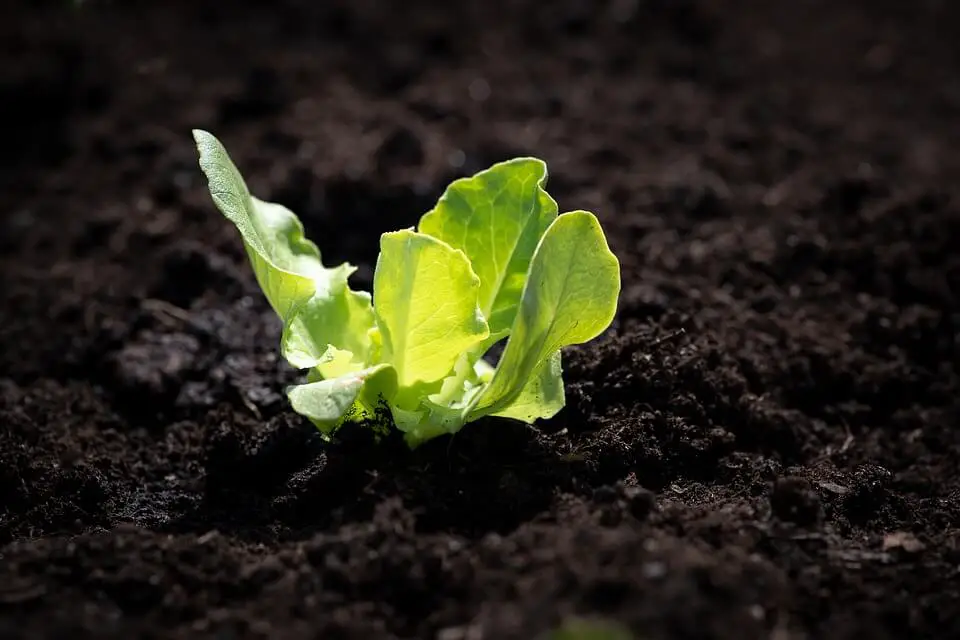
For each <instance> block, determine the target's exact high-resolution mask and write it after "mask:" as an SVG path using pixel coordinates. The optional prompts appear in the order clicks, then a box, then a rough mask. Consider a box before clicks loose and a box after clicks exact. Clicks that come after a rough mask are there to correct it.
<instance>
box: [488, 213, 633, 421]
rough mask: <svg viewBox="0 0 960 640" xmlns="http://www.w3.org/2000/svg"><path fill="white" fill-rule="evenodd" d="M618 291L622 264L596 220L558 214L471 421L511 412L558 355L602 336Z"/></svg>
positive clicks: (536, 256) (536, 257)
mask: <svg viewBox="0 0 960 640" xmlns="http://www.w3.org/2000/svg"><path fill="white" fill-rule="evenodd" d="M619 294H620V265H619V262H618V261H617V258H616V256H614V255H613V253H612V252H611V251H610V248H609V247H608V246H607V240H606V238H605V237H604V235H603V230H602V229H601V228H600V223H599V222H598V221H597V219H596V217H594V215H593V214H591V213H588V212H586V211H575V212H571V213H565V214H563V215H561V216H559V217H558V218H557V219H556V220H555V221H554V222H553V224H552V225H550V228H549V229H547V232H546V233H545V234H544V236H543V239H542V240H541V241H540V245H539V246H538V247H537V251H536V253H535V254H534V257H533V260H532V261H531V263H530V274H529V277H528V278H527V283H526V286H525V287H524V289H523V295H522V297H521V300H520V308H519V310H518V312H517V317H516V320H515V321H514V323H513V327H512V328H511V331H510V339H509V341H508V342H507V346H506V349H504V352H503V356H502V357H501V358H500V362H499V364H498V365H497V371H496V373H495V374H494V376H493V380H491V381H490V385H489V386H488V387H487V388H486V390H485V391H484V393H483V394H482V395H481V396H480V398H479V400H478V402H477V406H476V407H475V408H474V410H473V411H472V413H471V416H470V419H471V420H473V419H476V418H477V417H480V416H482V415H488V414H498V413H500V412H501V411H504V410H506V409H507V407H509V406H510V405H511V404H513V403H514V402H516V401H517V400H518V398H519V397H520V395H521V393H522V392H523V390H524V388H525V387H526V386H527V385H528V384H529V381H530V380H531V378H532V376H533V375H534V374H535V373H536V372H537V370H538V369H539V368H540V366H541V365H542V364H543V363H544V362H545V361H546V360H547V359H548V358H549V357H550V356H551V355H552V354H554V353H555V352H557V351H559V350H560V348H561V347H565V346H568V345H573V344H582V343H584V342H587V341H589V340H592V339H593V338H596V337H597V336H598V335H600V334H601V333H602V332H603V331H604V330H605V329H606V328H607V327H608V326H609V325H610V323H611V322H612V321H613V317H614V315H615V313H616V309H617V298H618V296H619ZM534 384H536V383H534Z"/></svg>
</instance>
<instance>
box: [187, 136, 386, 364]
mask: <svg viewBox="0 0 960 640" xmlns="http://www.w3.org/2000/svg"><path fill="white" fill-rule="evenodd" d="M193 135H194V139H195V140H196V142H197V149H198V151H199V153H200V167H201V168H202V169H203V172H204V173H205V174H206V176H207V180H208V182H209V187H210V194H211V195H212V197H213V201H214V203H216V205H217V208H218V209H220V211H221V212H222V213H223V215H224V216H225V217H226V218H227V219H228V220H230V221H231V222H232V223H233V224H234V225H235V226H236V227H237V229H238V230H239V231H240V235H241V237H242V239H243V243H244V247H245V249H246V252H247V256H248V257H249V258H250V264H251V266H252V267H253V271H254V274H255V275H256V278H257V282H258V283H259V285H260V288H261V289H262V290H263V292H264V295H265V296H266V298H267V300H268V301H269V302H270V305H271V306H272V307H273V309H274V310H275V311H276V312H277V314H278V315H279V316H280V317H281V318H282V319H283V321H284V331H283V342H282V351H283V354H284V357H286V358H287V360H288V361H289V362H290V363H291V364H292V365H293V366H296V367H300V368H310V367H313V366H316V365H317V364H319V363H321V362H323V361H325V360H328V359H329V355H328V353H327V352H328V349H330V348H336V349H338V350H341V351H349V352H350V353H351V354H353V358H355V359H356V360H357V363H358V366H357V367H355V369H356V368H359V367H361V366H363V365H364V364H365V362H366V357H367V355H368V352H369V350H370V339H369V337H368V335H367V334H368V332H369V331H370V329H371V328H372V327H373V322H374V318H373V309H372V307H371V304H370V296H369V295H368V294H366V293H359V292H355V291H351V290H350V288H349V286H348V285H347V278H348V277H349V276H350V274H352V273H353V272H354V271H355V268H354V267H352V266H350V265H349V264H342V265H340V266H338V267H334V268H332V269H328V268H326V267H324V266H323V263H322V262H321V260H320V251H319V250H318V249H317V247H316V245H315V244H313V243H312V242H311V241H309V240H308V239H307V238H306V237H305V236H304V232H303V225H302V224H301V223H300V220H298V219H297V217H296V215H294V214H293V213H292V212H291V211H290V210H289V209H287V208H286V207H284V206H282V205H279V204H275V203H270V202H264V201H262V200H259V199H257V198H256V197H254V196H252V195H251V194H250V191H249V190H248V189H247V185H246V183H245V182H244V180H243V177H242V176H241V175H240V172H239V171H238V170H237V167H236V166H235V165H234V164H233V162H232V161H231V159H230V157H229V155H228V154H227V151H226V149H224V147H223V145H222V144H221V143H220V141H219V140H217V139H216V138H215V137H214V136H213V135H211V134H209V133H207V132H205V131H200V130H195V131H194V132H193Z"/></svg>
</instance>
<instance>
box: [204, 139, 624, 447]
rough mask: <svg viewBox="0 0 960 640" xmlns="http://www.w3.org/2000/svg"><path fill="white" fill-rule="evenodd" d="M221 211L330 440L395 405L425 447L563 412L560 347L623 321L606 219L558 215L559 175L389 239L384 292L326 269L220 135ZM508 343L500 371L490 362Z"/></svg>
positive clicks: (479, 179) (402, 423) (492, 190)
mask: <svg viewBox="0 0 960 640" xmlns="http://www.w3.org/2000/svg"><path fill="white" fill-rule="evenodd" d="M193 135H194V139H195V140H196V143H197V149H198V151H199V154H200V167H201V168H202V170H203V172H204V173H205V174H206V176H207V179H208V181H209V188H210V194H211V195H212V197H213V201H214V203H215V204H216V206H217V208H218V209H219V210H220V211H221V212H222V213H223V215H224V216H226V218H227V219H229V220H230V221H231V222H232V223H233V224H234V225H235V226H236V227H237V229H238V230H239V231H240V235H241V237H242V239H243V243H244V246H245V248H246V252H247V256H248V257H249V259H250V264H251V266H252V267H253V271H254V273H255V275H256V279H257V282H258V283H259V285H260V287H261V289H262V290H263V293H264V294H265V296H266V298H267V300H268V301H269V303H270V305H271V306H272V307H273V309H274V311H276V313H277V315H278V316H280V319H281V320H282V321H283V334H282V338H281V344H280V349H281V352H282V354H283V356H284V358H285V359H286V360H287V361H288V362H289V363H290V364H291V365H292V366H294V367H296V368H298V369H306V370H309V373H308V376H307V381H306V382H305V383H304V384H299V385H296V386H292V387H290V388H288V389H287V396H288V398H289V400H290V403H291V405H292V407H293V409H294V410H295V411H297V412H298V413H300V414H302V415H304V416H306V417H307V418H309V419H310V420H311V421H312V422H313V423H314V424H315V425H316V426H317V428H318V429H319V430H320V431H321V432H322V433H323V434H324V435H327V436H329V435H330V434H331V433H332V432H333V431H334V430H336V429H337V428H339V427H340V426H341V425H342V424H343V423H345V422H361V421H364V420H368V419H371V418H373V417H374V416H375V415H376V412H377V410H378V408H380V407H382V406H384V405H385V406H386V407H388V408H389V412H390V414H391V415H392V418H393V421H394V423H395V424H396V426H397V428H399V429H400V430H401V431H403V432H404V435H405V439H406V441H407V443H408V444H409V445H410V446H411V447H416V446H417V445H419V444H421V443H423V442H425V441H427V440H429V439H431V438H434V437H437V436H439V435H442V434H445V433H455V432H457V431H459V430H460V429H461V428H462V427H463V426H464V425H465V424H467V423H468V422H472V421H474V420H477V419H479V418H482V417H484V416H496V417H502V418H512V419H515V420H521V421H524V422H527V423H532V422H534V421H535V420H537V419H539V418H550V417H552V416H554V415H555V414H556V413H557V412H558V411H559V410H560V409H561V408H562V407H563V406H564V389H563V380H562V378H561V373H562V365H561V354H560V351H561V349H562V348H563V347H566V346H569V345H575V344H582V343H584V342H588V341H590V340H592V339H594V338H596V337H597V336H598V335H600V334H601V333H602V332H603V331H604V330H605V329H606V328H607V327H608V326H609V325H610V323H611V322H612V320H613V317H614V314H615V312H616V307H617V298H618V296H619V293H620V265H619V263H618V261H617V258H616V257H615V256H614V255H613V253H612V252H611V251H610V249H609V247H608V245H607V241H606V238H605V237H604V235H603V231H602V230H601V228H600V224H599V222H598V221H597V219H596V217H594V215H593V214H591V213H589V212H586V211H572V212H569V213H564V214H562V215H558V209H557V203H556V202H555V201H554V200H553V198H551V197H550V195H549V194H547V192H546V191H545V189H544V185H545V183H546V180H547V167H546V164H545V163H544V162H542V161H540V160H537V159H535V158H517V159H514V160H509V161H507V162H502V163H499V164H496V165H494V166H492V167H491V168H489V169H487V170H485V171H481V172H480V173H478V174H476V175H474V176H473V177H469V178H461V179H459V180H456V181H454V182H453V183H451V184H450V185H449V187H448V188H447V190H446V192H445V193H444V194H443V196H442V197H441V198H440V200H439V202H438V203H437V205H436V206H435V207H434V208H433V209H432V210H431V211H429V212H427V213H426V214H425V215H424V216H423V217H422V218H421V219H420V223H419V225H418V227H417V228H416V230H414V229H412V228H411V229H401V230H399V231H393V232H388V233H384V234H383V235H382V236H381V238H380V255H379V257H378V259H377V264H376V270H375V273H374V283H373V295H372V297H371V295H370V294H369V293H366V292H362V291H354V290H353V289H351V288H350V286H349V284H348V283H347V280H348V278H349V276H350V275H351V274H352V273H353V272H354V271H355V270H356V268H355V267H354V266H352V265H350V264H349V263H344V264H341V265H338V266H335V267H327V266H324V264H323V262H322V261H321V259H320V251H319V250H318V249H317V246H316V245H315V244H314V243H313V242H311V241H310V240H308V239H307V238H306V237H305V236H304V229H303V225H302V224H301V223H300V221H299V220H298V219H297V217H296V215H294V214H293V213H292V212H291V211H290V210H289V209H287V208H286V207H283V206H282V205H279V204H274V203H270V202H265V201H263V200H260V199H258V198H256V197H255V196H253V195H251V194H250V191H249V190H248V188H247V186H246V184H245V182H244V180H243V178H242V176H241V175H240V172H239V171H238V170H237V168H236V166H234V164H233V162H232V161H231V159H230V157H229V156H228V155H227V152H226V150H225V149H224V147H223V145H222V144H221V143H220V141H219V140H217V139H216V138H215V137H214V136H213V135H211V134H210V133H207V132H205V131H200V130H195V131H194V132H193ZM503 339H506V346H505V348H504V350H503V353H502V355H501V357H500V360H499V362H498V364H497V365H496V367H494V366H493V365H491V364H490V363H489V362H487V361H486V360H485V359H484V355H485V354H486V353H487V352H488V351H489V350H490V348H491V347H492V346H493V345H494V344H496V343H497V342H499V341H501V340H503Z"/></svg>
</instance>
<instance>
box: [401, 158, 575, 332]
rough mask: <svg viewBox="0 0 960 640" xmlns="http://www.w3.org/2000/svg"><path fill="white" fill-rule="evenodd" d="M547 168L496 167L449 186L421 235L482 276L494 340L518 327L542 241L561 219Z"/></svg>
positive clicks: (522, 162)
mask: <svg viewBox="0 0 960 640" xmlns="http://www.w3.org/2000/svg"><path fill="white" fill-rule="evenodd" d="M546 180H547V166H546V164H545V163H544V162H543V161H541V160H537V159H536V158H516V159H514V160H509V161H507V162H501V163H499V164H495V165H494V166H492V167H491V168H489V169H487V170H485V171H481V172H480V173H478V174H476V175H474V176H472V177H469V178H461V179H459V180H455V181H454V182H453V183H451V184H450V186H449V187H447V190H446V191H445V192H444V194H443V196H442V197H441V198H440V201H439V202H438V203H437V206H436V207H434V209H433V210H431V211H430V212H428V213H427V214H425V215H424V216H423V218H422V219H421V220H420V226H419V231H420V232H421V233H426V234H428V235H431V236H433V237H435V238H439V239H440V240H443V241H444V242H446V243H447V244H449V245H450V246H452V247H453V248H455V249H460V250H461V251H463V252H464V253H465V254H466V255H467V257H468V258H469V259H470V263H471V265H472V267H473V270H474V272H475V273H476V274H477V275H478V276H479V277H480V310H481V312H483V315H484V317H486V318H487V321H488V323H489V325H490V334H491V336H500V335H502V334H504V333H505V332H506V331H507V330H508V329H509V328H510V326H511V325H512V324H513V319H514V317H515V316H516V313H517V305H518V304H519V302H520V294H521V292H522V290H523V283H524V282H525V280H526V276H527V270H528V268H529V266H530V260H531V258H532V257H533V252H534V251H535V250H536V248H537V243H538V242H539V241H540V238H541V237H542V236H543V233H544V232H545V231H546V229H547V227H549V226H550V223H551V222H553V220H555V219H556V217H557V203H556V202H554V200H553V198H551V197H550V196H549V195H548V194H547V192H546V191H545V190H544V185H545V184H546Z"/></svg>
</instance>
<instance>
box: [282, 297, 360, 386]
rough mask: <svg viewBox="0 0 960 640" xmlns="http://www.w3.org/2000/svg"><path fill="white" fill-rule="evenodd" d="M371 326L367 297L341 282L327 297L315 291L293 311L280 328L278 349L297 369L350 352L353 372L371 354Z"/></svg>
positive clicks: (306, 367)
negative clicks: (279, 345) (279, 346)
mask: <svg viewBox="0 0 960 640" xmlns="http://www.w3.org/2000/svg"><path fill="white" fill-rule="evenodd" d="M373 324H374V317H373V307H372V305H371V304H370V294H368V293H366V292H364V291H351V290H350V289H349V288H347V286H346V279H344V282H343V284H342V285H341V286H339V287H336V288H335V289H334V290H333V291H331V292H330V293H329V294H328V295H320V293H319V292H318V293H317V294H316V295H314V296H313V297H311V298H310V299H309V300H307V301H306V302H304V303H303V304H302V305H301V306H300V307H299V308H297V309H296V310H295V311H294V312H293V314H292V315H291V317H290V320H289V321H288V322H287V323H286V325H284V328H283V337H282V338H281V343H280V344H281V350H282V352H283V356H284V358H286V359H287V361H288V362H290V364H292V365H293V366H295V367H297V368H300V369H309V368H311V367H315V366H318V365H321V364H323V363H325V362H328V361H330V360H332V359H333V358H334V356H335V354H337V353H343V352H349V354H350V356H351V360H352V361H353V362H354V365H355V366H354V370H357V369H362V368H363V367H364V366H365V365H366V363H367V362H368V357H369V355H370V345H371V341H370V335H369V330H370V328H371V327H373ZM331 345H333V346H331ZM341 360H342V358H341ZM325 375H327V376H329V375H330V374H329V373H325Z"/></svg>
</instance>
